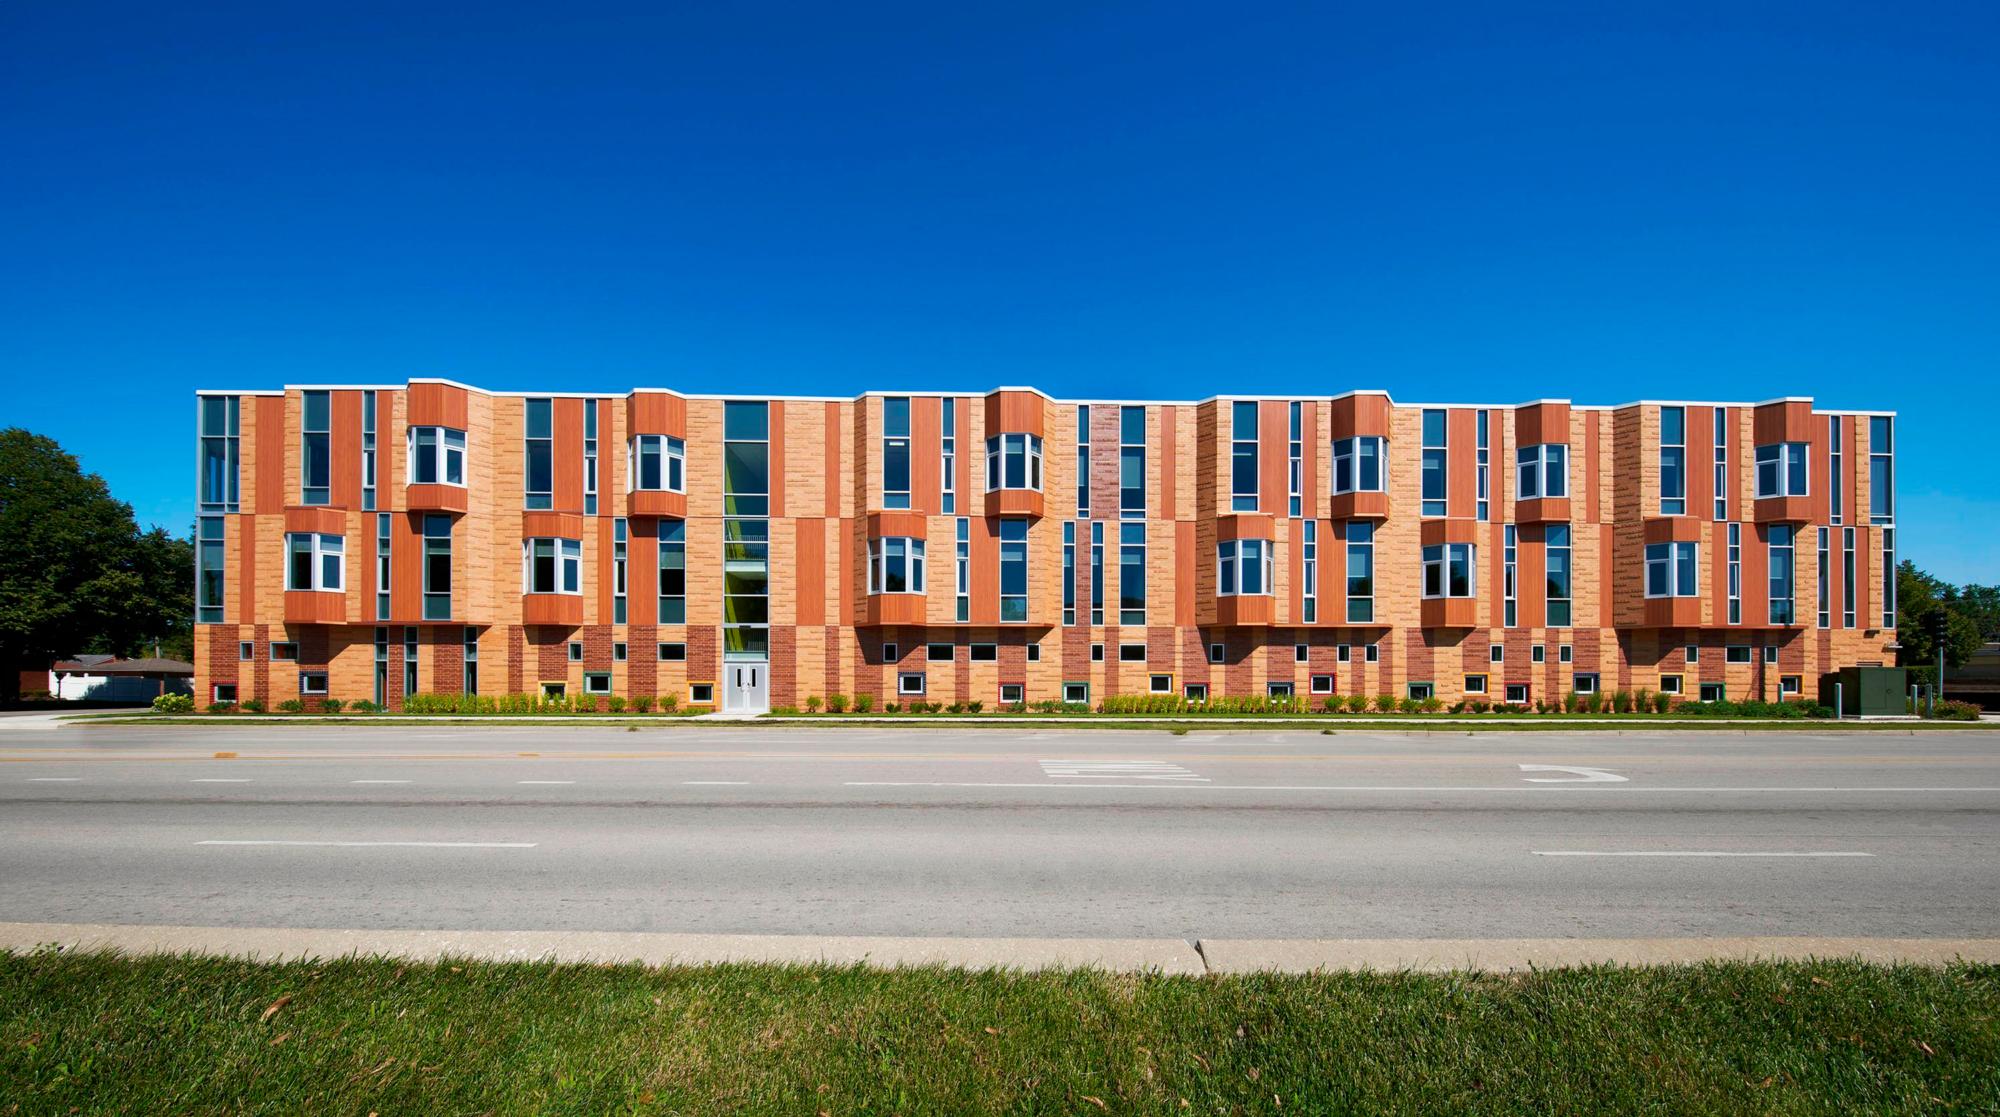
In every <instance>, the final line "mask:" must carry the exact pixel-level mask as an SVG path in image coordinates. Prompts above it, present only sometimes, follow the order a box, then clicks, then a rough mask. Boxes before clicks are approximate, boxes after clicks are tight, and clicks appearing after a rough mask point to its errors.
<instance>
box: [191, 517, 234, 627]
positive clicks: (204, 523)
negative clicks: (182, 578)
mask: <svg viewBox="0 0 2000 1117" xmlns="http://www.w3.org/2000/svg"><path fill="white" fill-rule="evenodd" d="M195 531H196V536H197V538H196V539H195V614H194V619H195V620H197V621H200V622H201V623H202V624H221V623H222V616H223V613H222V609H223V605H222V595H223V588H224V585H225V581H226V577H227V575H226V574H225V563H224V552H223V519H222V517H221V516H203V517H201V521H200V523H199V524H198V525H197V526H196V528H195Z"/></svg>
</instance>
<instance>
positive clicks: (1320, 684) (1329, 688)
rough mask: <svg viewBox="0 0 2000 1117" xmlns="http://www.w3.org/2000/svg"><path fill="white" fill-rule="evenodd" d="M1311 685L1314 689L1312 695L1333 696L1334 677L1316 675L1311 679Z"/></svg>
mask: <svg viewBox="0 0 2000 1117" xmlns="http://www.w3.org/2000/svg"><path fill="white" fill-rule="evenodd" d="M1310 685H1311V687H1312V693H1314V694H1332V693H1333V676H1332V675H1314V676H1313V677H1312V679H1311V682H1310Z"/></svg>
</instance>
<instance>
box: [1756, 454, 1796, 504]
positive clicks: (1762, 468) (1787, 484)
mask: <svg viewBox="0 0 2000 1117" xmlns="http://www.w3.org/2000/svg"><path fill="white" fill-rule="evenodd" d="M1805 495H1806V444H1805V443H1803V442H1774V443H1771V444H1770V445H1768V446H1759V447H1757V498H1758V499H1759V500H1762V499H1763V498H1765V497H1773V496H1805Z"/></svg>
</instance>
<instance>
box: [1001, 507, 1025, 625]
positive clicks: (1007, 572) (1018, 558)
mask: <svg viewBox="0 0 2000 1117" xmlns="http://www.w3.org/2000/svg"><path fill="white" fill-rule="evenodd" d="M1000 619H1001V620H1003V621H1025V620H1027V619H1028V521H1026V520H1021V519H1005V520H1001V521H1000Z"/></svg>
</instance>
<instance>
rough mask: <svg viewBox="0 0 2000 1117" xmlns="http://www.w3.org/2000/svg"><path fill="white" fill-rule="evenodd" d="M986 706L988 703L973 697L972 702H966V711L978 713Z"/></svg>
mask: <svg viewBox="0 0 2000 1117" xmlns="http://www.w3.org/2000/svg"><path fill="white" fill-rule="evenodd" d="M985 707H986V703H984V702H981V701H979V700H978V699H976V698H975V699H973V700H972V701H970V702H967V703H966V704H965V712H966V713H968V714H976V713H978V712H979V711H980V710H982V709H984V708H985Z"/></svg>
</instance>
